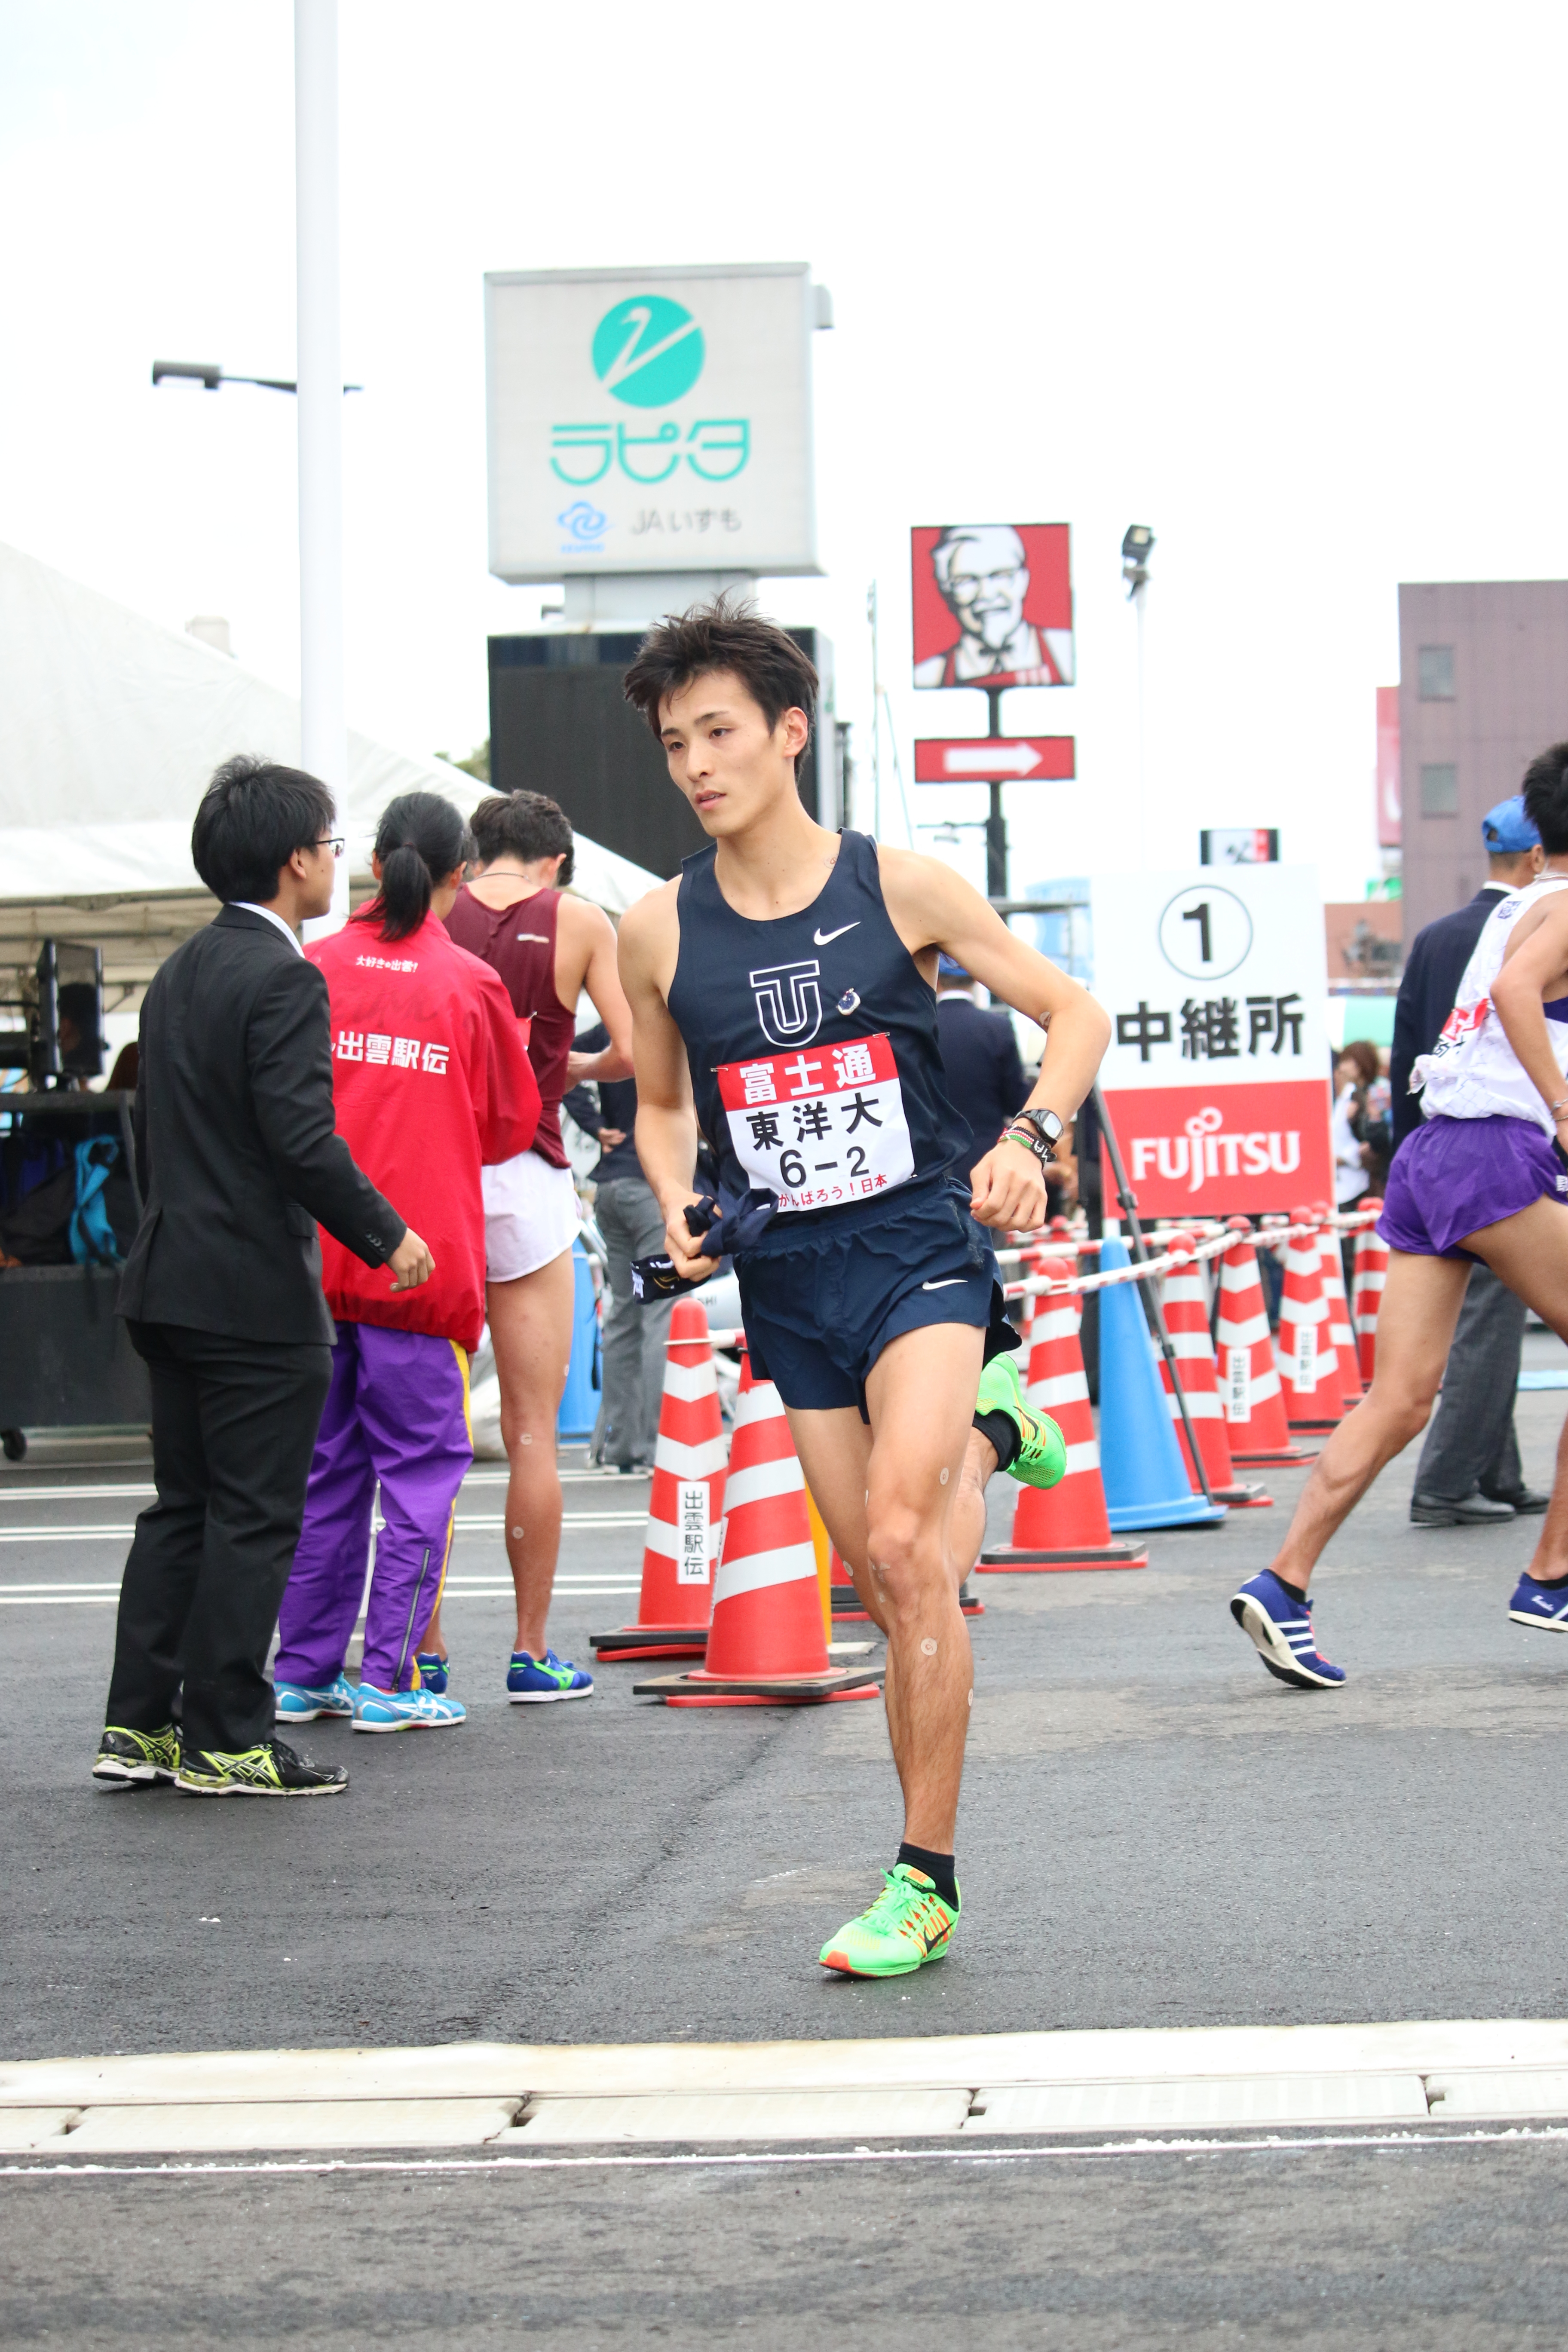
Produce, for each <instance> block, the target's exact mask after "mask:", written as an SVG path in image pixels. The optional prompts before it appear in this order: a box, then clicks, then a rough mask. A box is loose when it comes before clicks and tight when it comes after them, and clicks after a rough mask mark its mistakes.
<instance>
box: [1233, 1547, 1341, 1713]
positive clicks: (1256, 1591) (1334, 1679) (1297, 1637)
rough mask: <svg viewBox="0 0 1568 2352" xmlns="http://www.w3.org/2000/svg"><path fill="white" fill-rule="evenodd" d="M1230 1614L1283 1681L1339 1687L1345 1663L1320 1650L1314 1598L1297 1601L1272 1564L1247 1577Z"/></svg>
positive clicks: (1309, 1687)
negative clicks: (1332, 1662) (1334, 1662)
mask: <svg viewBox="0 0 1568 2352" xmlns="http://www.w3.org/2000/svg"><path fill="white" fill-rule="evenodd" d="M1230 1613H1231V1615H1232V1616H1233V1617H1234V1618H1235V1620H1236V1622H1237V1624H1238V1625H1239V1626H1240V1628H1241V1630H1242V1632H1243V1633H1245V1634H1247V1636H1248V1638H1249V1639H1250V1640H1251V1641H1252V1642H1253V1643H1254V1644H1255V1645H1256V1647H1257V1651H1258V1656H1259V1657H1260V1658H1261V1659H1262V1661H1263V1663H1264V1664H1265V1665H1266V1666H1267V1667H1268V1671H1269V1673H1270V1674H1271V1675H1279V1680H1280V1681H1281V1682H1282V1683H1294V1685H1296V1688H1297V1689H1298V1690H1337V1689H1338V1687H1339V1685H1340V1684H1341V1683H1342V1682H1343V1680H1344V1678H1345V1670H1344V1668H1343V1666H1331V1665H1330V1664H1329V1662H1328V1660H1327V1658H1323V1657H1320V1656H1319V1654H1318V1644H1317V1642H1316V1640H1315V1638H1314V1636H1313V1633H1312V1605H1311V1602H1310V1601H1293V1600H1292V1599H1291V1597H1290V1595H1289V1593H1288V1592H1287V1591H1286V1590H1285V1587H1284V1586H1283V1585H1282V1584H1281V1583H1280V1581H1279V1578H1278V1577H1277V1576H1276V1575H1275V1574H1274V1571H1273V1570H1272V1569H1268V1568H1266V1569H1265V1570H1264V1571H1263V1573H1262V1575H1261V1576H1254V1577H1250V1578H1249V1579H1248V1580H1247V1583H1245V1584H1244V1585H1243V1586H1242V1588H1241V1591H1239V1592H1238V1593H1237V1595H1236V1598H1235V1599H1234V1600H1233V1601H1232V1602H1231V1604H1230Z"/></svg>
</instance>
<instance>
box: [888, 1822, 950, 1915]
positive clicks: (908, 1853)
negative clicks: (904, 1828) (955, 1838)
mask: <svg viewBox="0 0 1568 2352" xmlns="http://www.w3.org/2000/svg"><path fill="white" fill-rule="evenodd" d="M899 1860H900V1862H907V1863H908V1864H909V1865H910V1869H911V1870H923V1871H924V1873H925V1874H926V1876H927V1877H928V1878H929V1879H930V1880H931V1885H933V1886H934V1887H935V1889H936V1891H937V1893H938V1894H939V1895H941V1897H942V1901H943V1902H944V1903H947V1904H950V1905H951V1906H952V1909H953V1910H955V1911H956V1910H957V1908H958V1881H957V1879H956V1878H955V1877H954V1876H953V1874H952V1854H950V1853H927V1852H926V1850H925V1848H924V1846H923V1845H910V1843H909V1841H908V1839H907V1838H906V1840H905V1841H904V1843H903V1844H902V1845H901V1846H900V1848H899Z"/></svg>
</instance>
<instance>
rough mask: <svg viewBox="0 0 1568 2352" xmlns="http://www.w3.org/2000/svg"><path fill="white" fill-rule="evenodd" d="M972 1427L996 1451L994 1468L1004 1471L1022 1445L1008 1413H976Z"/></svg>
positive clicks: (1014, 1424)
mask: <svg viewBox="0 0 1568 2352" xmlns="http://www.w3.org/2000/svg"><path fill="white" fill-rule="evenodd" d="M974 1426H975V1428H976V1429H977V1430H978V1431H979V1432H980V1434H981V1436H982V1437H985V1438H989V1440H990V1442H991V1444H993V1445H994V1447H995V1449H996V1467H997V1469H998V1470H1005V1469H1006V1468H1007V1467H1008V1466H1009V1465H1010V1464H1011V1462H1012V1461H1013V1458H1014V1456H1015V1454H1016V1453H1017V1451H1018V1448H1019V1446H1020V1445H1022V1444H1023V1443H1024V1441H1023V1439H1022V1438H1021V1437H1020V1436H1019V1434H1018V1424H1017V1423H1016V1421H1015V1420H1014V1419H1013V1417H1012V1415H1011V1414H1010V1413H1005V1412H977V1413H976V1414H975V1416H974Z"/></svg>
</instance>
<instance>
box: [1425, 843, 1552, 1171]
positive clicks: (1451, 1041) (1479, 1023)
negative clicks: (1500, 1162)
mask: <svg viewBox="0 0 1568 2352" xmlns="http://www.w3.org/2000/svg"><path fill="white" fill-rule="evenodd" d="M1553 890H1568V875H1561V874H1552V875H1547V876H1543V877H1542V878H1541V879H1540V880H1539V881H1536V882H1531V883H1530V884H1528V885H1527V887H1525V888H1524V889H1522V890H1510V892H1509V895H1508V897H1507V898H1502V899H1500V901H1499V902H1498V904H1497V906H1495V907H1494V908H1493V909H1492V911H1491V913H1490V914H1489V916H1488V917H1487V919H1486V921H1485V923H1484V924H1483V925H1482V927H1481V935H1480V937H1479V940H1477V941H1476V944H1475V947H1474V948H1473V950H1471V954H1470V961H1469V962H1468V964H1467V965H1466V966H1465V976H1464V978H1463V980H1461V982H1459V992H1458V997H1457V998H1456V999H1455V1002H1454V1009H1453V1011H1452V1013H1449V1015H1448V1018H1447V1021H1445V1023H1444V1024H1443V1034H1442V1035H1441V1036H1440V1037H1439V1038H1438V1040H1437V1043H1436V1045H1434V1046H1433V1048H1432V1051H1431V1052H1430V1053H1429V1054H1423V1055H1421V1056H1420V1058H1419V1060H1418V1061H1417V1062H1416V1063H1415V1066H1414V1068H1413V1069H1412V1070H1411V1073H1410V1091H1411V1093H1412V1094H1415V1092H1416V1091H1417V1090H1418V1089H1422V1088H1424V1089H1425V1092H1424V1093H1423V1095H1422V1103H1421V1109H1422V1116H1423V1117H1424V1118H1527V1119H1531V1120H1532V1121H1533V1122H1534V1124H1535V1125H1536V1126H1537V1127H1539V1128H1542V1129H1544V1130H1545V1132H1546V1133H1547V1134H1548V1135H1555V1134H1556V1131H1557V1130H1556V1129H1555V1127H1554V1126H1553V1125H1552V1113H1551V1112H1550V1110H1548V1108H1547V1107H1546V1105H1545V1104H1544V1103H1543V1102H1542V1099H1541V1095H1540V1092H1539V1090H1538V1088H1537V1087H1536V1086H1535V1084H1534V1082H1533V1081H1532V1080H1531V1078H1529V1077H1527V1076H1525V1073H1524V1071H1523V1070H1522V1069H1521V1066H1520V1063H1519V1057H1518V1055H1516V1054H1515V1053H1514V1050H1513V1047H1512V1046H1511V1045H1510V1044H1509V1042H1508V1038H1507V1036H1506V1035H1505V1034H1504V1031H1503V1025H1502V1023H1501V1022H1500V1020H1499V1019H1498V1017H1497V1013H1496V1011H1495V1009H1494V1007H1493V1004H1492V1001H1491V992H1492V984H1493V982H1495V980H1496V979H1497V976H1498V973H1499V972H1500V971H1501V970H1502V961H1503V957H1504V955H1505V953H1506V952H1507V950H1508V944H1509V941H1510V939H1511V938H1512V937H1513V933H1514V929H1515V926H1516V925H1517V923H1518V921H1519V919H1520V917H1521V915H1525V914H1528V913H1529V912H1530V910H1531V908H1532V907H1537V906H1539V905H1540V903H1541V901H1542V898H1546V897H1548V896H1549V895H1550V894H1551V892H1552V891H1553ZM1542 1012H1543V1013H1545V1015H1546V1032H1547V1035H1548V1036H1549V1037H1550V1038H1551V1040H1552V1052H1553V1054H1554V1055H1556V1057H1557V1066H1558V1068H1559V1069H1560V1070H1562V1071H1563V1073H1564V1075H1565V1076H1568V997H1559V998H1558V999H1557V1000H1556V1001H1555V1003H1551V1004H1546V1005H1543V1006H1542ZM1564 1091H1568V1088H1565V1089H1564Z"/></svg>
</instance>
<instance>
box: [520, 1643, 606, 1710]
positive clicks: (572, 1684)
mask: <svg viewBox="0 0 1568 2352" xmlns="http://www.w3.org/2000/svg"><path fill="white" fill-rule="evenodd" d="M506 1695H507V1696H508V1698H509V1699H510V1701H511V1703H512V1705H513V1706H549V1704H550V1702H551V1701H552V1699H558V1698H592V1697H593V1696H594V1677H593V1675H588V1674H584V1671H583V1669H582V1667H581V1666H574V1665H573V1664H571V1662H570V1661H569V1660H568V1659H565V1658H558V1657H557V1656H556V1654H555V1653H554V1651H553V1650H546V1652H545V1653H544V1655H543V1656H542V1658H531V1657H530V1656H529V1654H528V1652H527V1651H526V1650H514V1651H513V1652H512V1654H511V1664H510V1666H509V1667H508V1668H507V1676H506Z"/></svg>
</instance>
